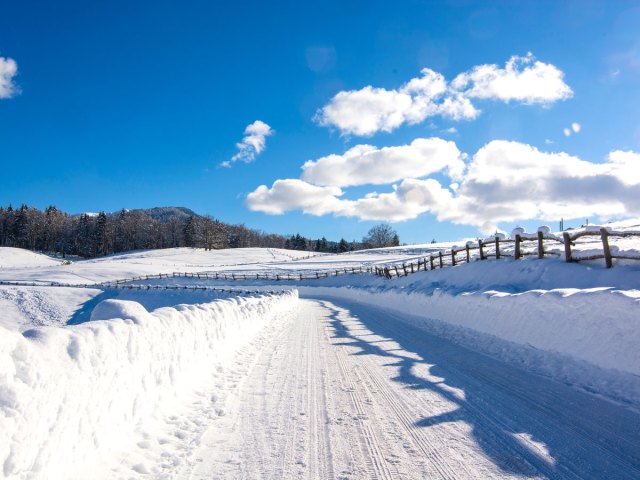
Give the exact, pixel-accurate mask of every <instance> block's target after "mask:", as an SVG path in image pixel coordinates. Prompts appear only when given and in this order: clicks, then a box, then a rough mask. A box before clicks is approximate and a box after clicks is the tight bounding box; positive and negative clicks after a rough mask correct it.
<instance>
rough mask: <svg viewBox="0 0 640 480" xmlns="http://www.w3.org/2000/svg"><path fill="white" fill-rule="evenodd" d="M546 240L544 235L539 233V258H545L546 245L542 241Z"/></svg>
mask: <svg viewBox="0 0 640 480" xmlns="http://www.w3.org/2000/svg"><path fill="white" fill-rule="evenodd" d="M543 238H544V234H543V233H542V232H538V258H543V257H544V243H543V242H542V239H543Z"/></svg>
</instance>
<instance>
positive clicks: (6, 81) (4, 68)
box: [0, 57, 18, 98]
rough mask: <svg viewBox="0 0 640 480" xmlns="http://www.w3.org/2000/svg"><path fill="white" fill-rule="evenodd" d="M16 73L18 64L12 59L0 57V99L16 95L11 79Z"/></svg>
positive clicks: (15, 88)
mask: <svg viewBox="0 0 640 480" xmlns="http://www.w3.org/2000/svg"><path fill="white" fill-rule="evenodd" d="M17 73H18V64H17V63H16V61H15V60H14V59H12V58H5V57H0V98H11V97H13V96H15V95H17V94H18V87H16V85H15V84H14V83H13V77H15V76H16V74H17Z"/></svg>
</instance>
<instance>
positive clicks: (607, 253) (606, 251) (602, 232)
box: [600, 228, 613, 268]
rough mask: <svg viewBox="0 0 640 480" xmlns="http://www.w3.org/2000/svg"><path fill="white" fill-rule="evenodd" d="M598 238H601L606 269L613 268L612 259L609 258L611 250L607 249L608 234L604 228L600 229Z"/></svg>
mask: <svg viewBox="0 0 640 480" xmlns="http://www.w3.org/2000/svg"><path fill="white" fill-rule="evenodd" d="M600 237H602V249H603V250H604V261H605V262H606V264H607V268H611V267H613V259H612V258H611V248H609V232H607V229H606V228H601V229H600Z"/></svg>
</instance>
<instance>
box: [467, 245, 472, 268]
mask: <svg viewBox="0 0 640 480" xmlns="http://www.w3.org/2000/svg"><path fill="white" fill-rule="evenodd" d="M466 250H467V263H469V262H470V261H471V254H470V252H469V244H468V243H467V246H466Z"/></svg>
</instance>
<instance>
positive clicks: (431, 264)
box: [429, 255, 433, 270]
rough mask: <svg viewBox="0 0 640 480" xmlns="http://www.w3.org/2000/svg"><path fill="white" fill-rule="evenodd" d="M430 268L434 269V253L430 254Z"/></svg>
mask: <svg viewBox="0 0 640 480" xmlns="http://www.w3.org/2000/svg"><path fill="white" fill-rule="evenodd" d="M429 267H430V268H429V269H430V270H433V255H429Z"/></svg>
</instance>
